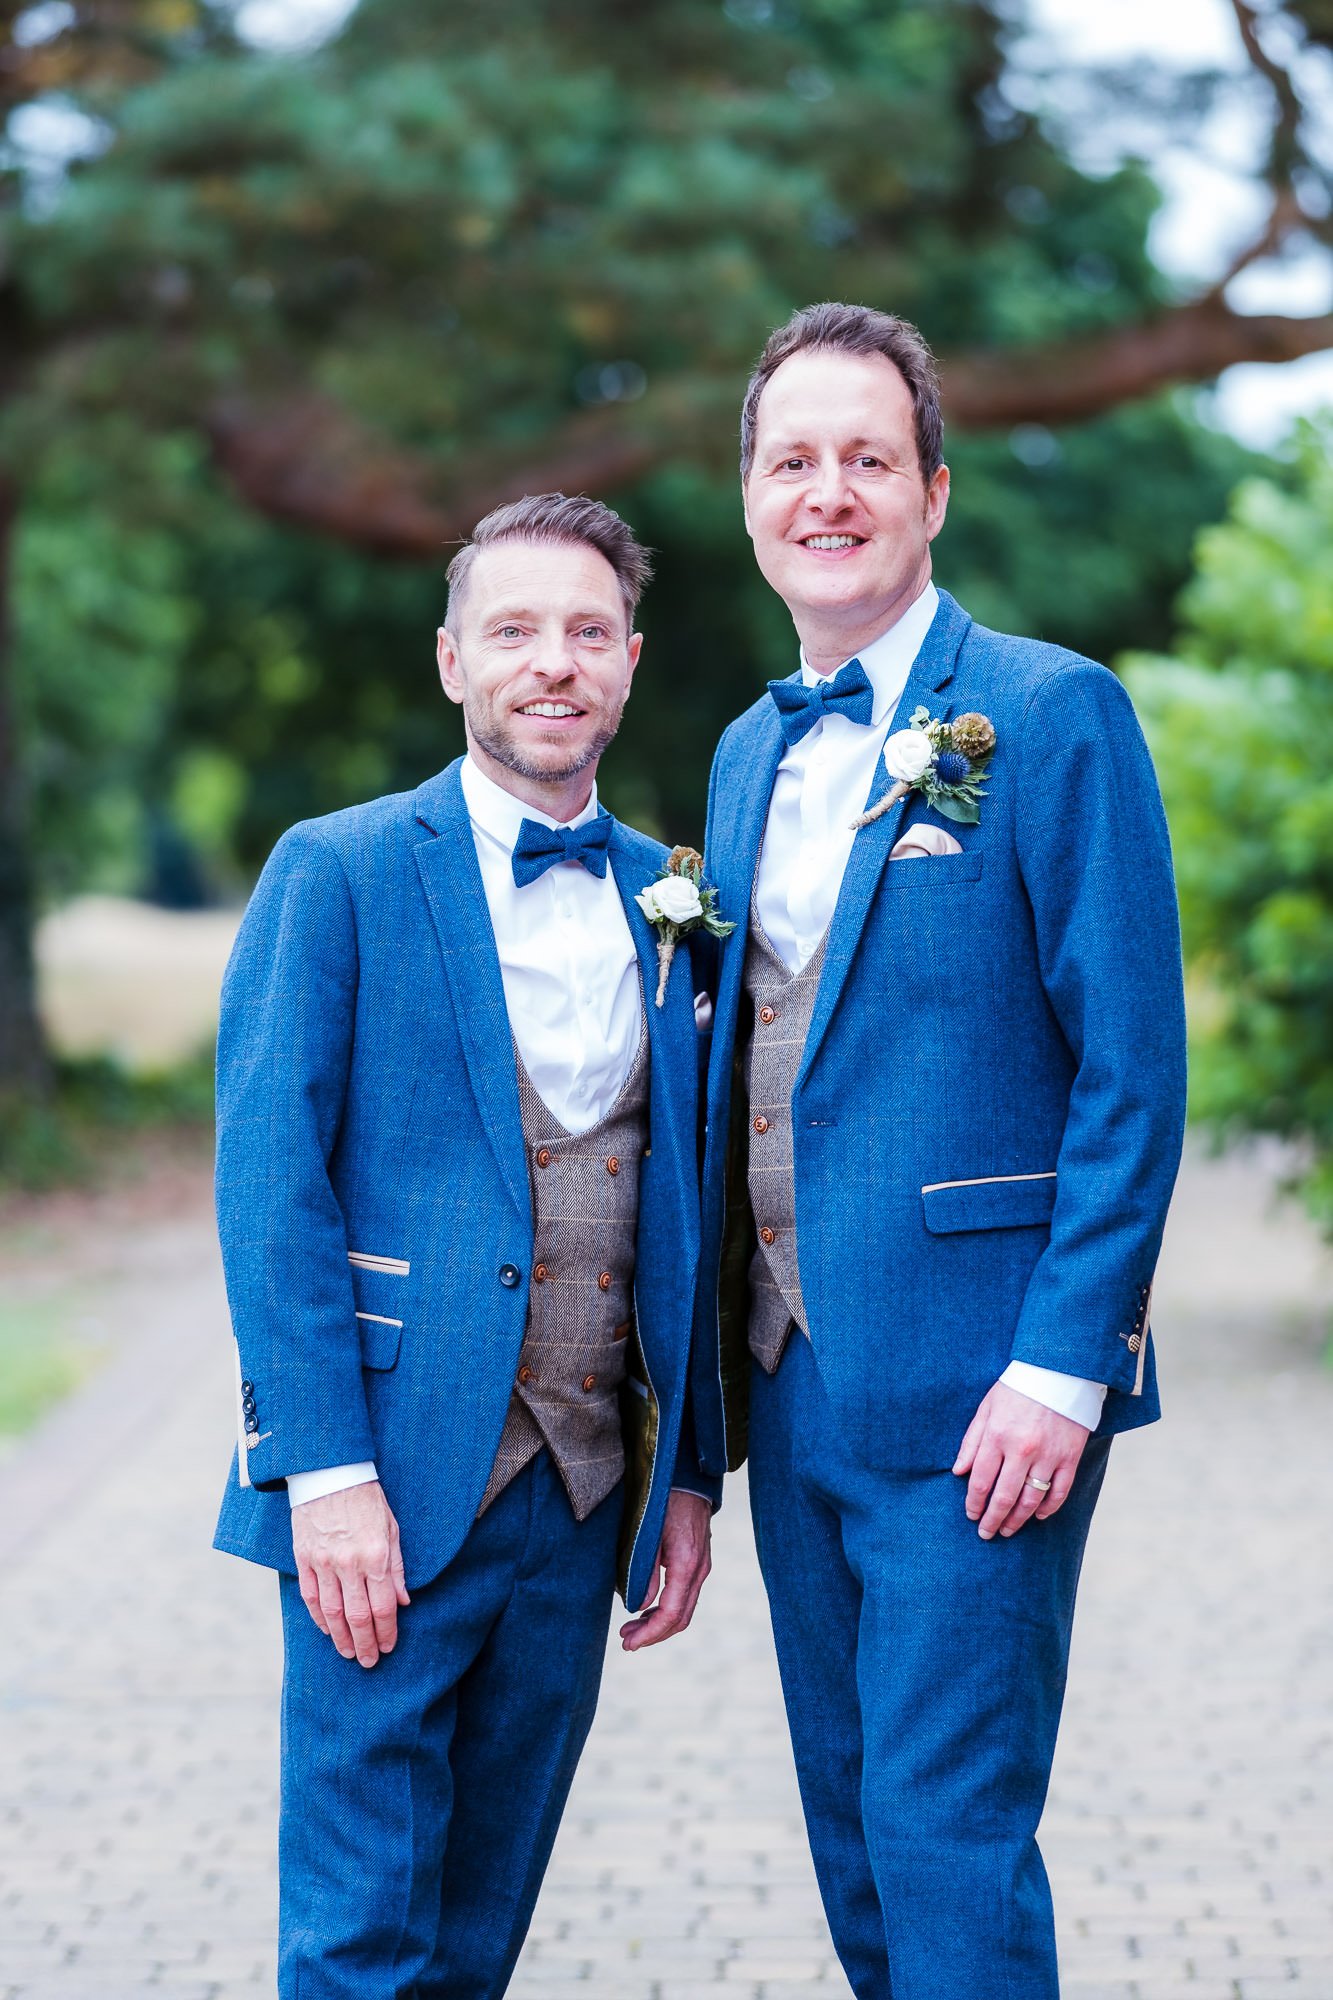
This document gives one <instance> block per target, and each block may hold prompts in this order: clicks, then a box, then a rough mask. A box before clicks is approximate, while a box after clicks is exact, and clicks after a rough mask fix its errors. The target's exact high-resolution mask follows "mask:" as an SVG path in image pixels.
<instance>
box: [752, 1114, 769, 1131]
mask: <svg viewBox="0 0 1333 2000" xmlns="http://www.w3.org/2000/svg"><path fill="white" fill-rule="evenodd" d="M754 1129H755V1131H756V1132H767V1130H768V1120H767V1118H765V1117H763V1116H760V1117H758V1118H756V1119H755V1121H754Z"/></svg>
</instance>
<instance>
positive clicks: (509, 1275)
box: [500, 1264, 518, 1292]
mask: <svg viewBox="0 0 1333 2000" xmlns="http://www.w3.org/2000/svg"><path fill="white" fill-rule="evenodd" d="M500 1283H501V1284H502V1285H506V1286H507V1287H508V1288H509V1290H510V1291H511V1292H512V1291H513V1289H514V1286H515V1285H516V1284H517V1283H518V1265H517V1264H501V1266H500Z"/></svg>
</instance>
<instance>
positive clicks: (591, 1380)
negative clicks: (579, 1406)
mask: <svg viewBox="0 0 1333 2000" xmlns="http://www.w3.org/2000/svg"><path fill="white" fill-rule="evenodd" d="M596 1387H597V1377H596V1376H595V1375H585V1376H584V1378H583V1390H584V1394H585V1395H586V1394H587V1392H588V1390H589V1389H595V1388H596Z"/></svg>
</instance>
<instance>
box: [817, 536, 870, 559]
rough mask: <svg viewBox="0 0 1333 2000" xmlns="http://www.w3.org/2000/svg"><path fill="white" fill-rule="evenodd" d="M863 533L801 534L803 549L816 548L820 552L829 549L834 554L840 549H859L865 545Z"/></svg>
mask: <svg viewBox="0 0 1333 2000" xmlns="http://www.w3.org/2000/svg"><path fill="white" fill-rule="evenodd" d="M865 539H866V538H865V536H864V535H802V537H801V547H802V548H803V549H817V550H818V551H820V553H823V552H824V551H829V552H831V553H834V554H836V553H837V551H838V550H840V549H859V548H862V547H864V545H865Z"/></svg>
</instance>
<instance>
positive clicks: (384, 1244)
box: [217, 494, 717, 2000]
mask: <svg viewBox="0 0 1333 2000" xmlns="http://www.w3.org/2000/svg"><path fill="white" fill-rule="evenodd" d="M647 575H648V563H647V559H646V556H645V554H644V551H643V550H642V549H641V548H640V547H639V546H638V544H637V543H636V541H635V539H634V537H633V535H632V534H631V533H630V531H629V529H628V528H627V527H626V526H625V524H624V523H623V522H622V521H621V520H620V519H619V518H618V517H617V516H616V515H615V514H613V513H611V512H610V510H609V509H607V508H606V507H603V506H602V505H600V504H599V503H598V502H596V501H591V500H586V499H566V498H565V497H564V496H563V495H561V494H546V495H541V496H538V497H536V498H529V499H525V500H521V501H518V502H516V503H514V504H513V505H511V506H508V507H504V508H501V509H499V510H498V511H497V512H495V513H493V514H491V515H489V516H488V517H487V518H486V520H484V521H483V522H482V523H481V524H480V526H479V527H478V528H477V529H476V531H475V533H474V535H473V537H472V540H471V542H470V543H469V544H468V545H467V546H466V547H465V548H463V549H462V550H461V551H460V553H459V554H458V555H457V556H456V557H455V558H454V561H453V563H452V564H451V566H450V569H449V608H448V614H447V618H446V622H445V625H444V627H443V629H442V630H441V632H440V634H439V640H438V646H439V665H440V674H441V678H442V680H443V683H444V689H445V692H446V694H447V695H448V696H449V698H450V699H451V700H452V701H455V702H458V703H461V705H462V708H463V715H464V721H465V724H466V732H467V755H466V757H464V758H462V759H460V760H459V761H458V762H456V763H454V764H451V765H450V766H449V768H448V769H447V770H446V771H444V772H442V773H441V774H440V775H439V776H437V777H434V778H431V779H429V780H427V782H426V783H425V784H424V785H422V786H421V787H420V789H419V790H418V791H416V792H407V793H401V794H399V795H397V796H395V797H390V798H382V799H376V800H374V801H372V802H371V803H370V804H368V805H363V806H356V807H353V808H352V809H351V810H349V811H346V812H339V813H334V814H332V815H330V816H329V817H328V818H326V819H320V820H311V821H306V822H304V823H303V824H301V825H299V826H296V827H293V828H292V829H291V831H290V832H289V833H287V834H285V835H284V837H283V838H282V840H281V841H280V842H279V843H278V846H277V847H276V848H275V850H274V852H273V855H272V857H271V858H270V860H269V862H268V865H267V867H266V868H265V870H264V873H263V876H262V878H261V880H260V883H259V886H258V888H257V889H256V891H255V894H254V898H253V900H252V902H251V904H250V907H249V909H248V911H247V913H246V917H245V921H244V923H243V925H242V927H241V932H240V936H239V938H238V940H237V944H236V949H235V952H234V954H233V957H232V960H231V964H230V966H229V968H228V972H227V977H226V983H225V987H224V991H223V1008H222V1026H221V1035H220V1041H219V1057H218V1214H219V1222H220V1232H221V1237H222V1246H223V1255H224V1262H225V1266H226V1274H227V1289H228V1295H229V1298H230V1303H231V1309H232V1316H233V1323H234V1327H235V1333H236V1343H237V1354H238V1377H237V1380H238V1392H239V1444H238V1450H237V1457H236V1460H235V1463H234V1465H233V1468H232V1475H231V1480H230V1483H229V1485H228V1488H227V1493H226V1497H225V1500H224V1503H223V1508H222V1515H221V1520H220V1523H219V1527H218V1533H217V1544H218V1546H219V1547H220V1548H223V1549H227V1550H230V1551H232V1552H234V1553H235V1554H237V1555H242V1556H248V1557H249V1558H251V1559H252V1560H253V1561H256V1562H260V1563H266V1564H268V1565H270V1566H271V1567H272V1568H274V1569H276V1570H278V1571H279V1573H280V1586H281V1600H282V1622H283V1635H284V1642H285V1660H286V1666H285V1677H284V1683H283V1755H282V1817H281V1832H280V1877H281V1917H280V1948H279V1991H280V1994H281V1995H282V1996H283V2000H390V1996H398V1995H411V1996H413V2000H491V1996H495V1995H499V1994H501V1993H503V1992H504V1990H505V1988H506V1986H507V1984H508V1981H509V1976H510V1973H511V1971H512V1969H513V1965H514V1961H515V1959H516V1957H517V1955H518V1951H519V1947H520V1945H521V1944H522V1941H523V1937H524V1934H525V1932H526V1929H527V1926H528V1922H529V1919H530V1917H531V1913H532V1908H533V1904H534V1902H535V1900H536V1896H537V1891H538V1887H539V1885H540V1882H541V1878H542V1874H543V1871H544V1869H545V1866H546V1862H547V1859H548V1856H549V1854H550V1849H551V1844H552V1841H553V1839H554V1837H555V1832H556V1827H557V1825H558V1823H559V1819H560V1814H561V1811H562V1809H563V1806H564V1802H565V1797H566V1794H567V1792H568V1789H569V1785H570V1781H571V1779H572V1777H573V1774H574V1767H575V1764H576V1763H577V1761H578V1757H579V1753H580V1750H581V1749H582V1746H583V1742H584V1739H585V1737H586V1735H587V1732H588V1728H589V1725H590V1723H591V1720H592V1714H593V1708H594V1705H595V1703H596V1698H597V1689H598V1683H599V1679H600V1675H601V1663H602V1657H603V1650H604V1647H605V1642H606V1630H607V1620H608V1615H609V1611H610V1605H611V1596H612V1589H613V1585H614V1582H615V1578H616V1572H617V1547H618V1545H619V1568H620V1577H621V1585H622V1589H623V1590H624V1593H625V1599H626V1603H627V1605H628V1606H629V1607H630V1608H631V1609H632V1610H633V1609H639V1608H641V1607H643V1606H644V1605H645V1604H648V1605H649V1608H648V1609H647V1610H646V1611H643V1613H642V1616H641V1617H640V1618H639V1619H638V1620H637V1621H634V1622H633V1623H631V1624H630V1625H628V1626H626V1627H625V1628H624V1637H625V1644H626V1646H627V1647H628V1648H629V1649H630V1650H633V1649H635V1648H636V1647H638V1646H641V1645H649V1644H652V1643H654V1642H656V1641H658V1640H660V1639H664V1638H666V1637H668V1636H669V1635H670V1634H672V1633H674V1632H678V1631H680V1630H681V1629H682V1628H683V1627H684V1626H686V1625H687V1624H688V1623H689V1620H690V1616H691V1614H692V1612H693V1609H694V1603H695V1600H696V1598H697V1595H698V1592H699V1589H700V1587H701V1585H702V1583H703V1580H704V1577H705V1575H706V1574H707V1570H708V1539H709V1527H708V1523H709V1516H710V1510H711V1503H712V1501H713V1500H714V1499H715V1498H716V1493H717V1483H716V1482H715V1481H711V1480H710V1479H708V1478H706V1477H704V1476H702V1475H701V1473H700V1471H699V1466H698V1461H697V1458H696V1456H695V1452H694V1447H693V1443H692V1437H691V1433H690V1430H689V1427H688V1423H685V1424H683V1412H684V1410H685V1406H686V1401H687V1398H686V1394H685V1385H686V1367H687V1356H688V1348H689V1333H690V1315H691V1311H692V1306H693V1299H694V1282H695V1272H696V1265H697V1257H698V1237H699V1222H698V1151H697V1145H698V1141H697V1134H698V1111H697V1081H696V1078H697V1066H698V1065H697V1055H696V1027H695V1015H694V1007H693V993H694V990H695V984H694V980H693V979H692V975H691V952H690V950H688V949H682V950H679V951H678V952H677V953H676V955H675V959H674V962H673V964H672V967H671V972H670V976H669V978H668V979H667V980H666V982H665V990H664V992H663V994H662V1003H661V1005H660V1006H659V1005H657V1004H655V995H656V992H657V989H658V983H659V967H658V957H657V946H658V942H659V937H658V932H657V930H655V929H654V927H653V925H652V924H651V923H650V922H649V920H648V918H647V917H646V916H645V914H644V912H643V910H642V909H641V908H640V907H639V904H638V902H637V901H636V898H637V897H638V896H639V895H640V894H641V892H643V891H644V889H645V888H646V887H647V886H648V885H649V884H650V883H652V882H653V881H654V880H655V879H656V878H657V877H658V876H659V875H660V874H661V873H662V859H663V853H662V850H661V849H660V848H659V847H658V846H657V844H656V843H655V842H653V841H650V840H648V839H645V838H644V837H643V836H642V835H641V834H638V833H635V832H632V831H631V830H630V829H629V828H628V827H625V826H622V825H621V824H620V823H619V822H618V821H616V820H615V819H613V818H611V817H610V815H609V814H607V813H606V812H605V811H604V810H603V809H602V808H601V807H600V806H599V805H598V802H597V792H596V785H595V779H596V772H597V763H598V759H599V757H600V756H601V754H602V752H603V751H604V750H605V749H606V747H607V745H608V744H609V743H610V741H611V739H612V737H613V736H614V735H615V732H616V727H617V725H618V723H619V720H620V715H621V710H622V708H623V706H624V702H625V699H626V696H627V695H628V693H629V690H630V681H631V678H632V675H633V673H634V668H635V665H636V663H637V661H638V657H639V649H640V640H639V637H638V636H637V635H635V634H634V633H633V631H632V625H633V616H634V610H635V606H636V603H637V600H638V596H639V593H640V590H641V589H642V586H643V584H644V582H645V580H646V577H647ZM689 901H690V897H689V896H688V895H686V896H685V897H684V902H686V903H688V902H689ZM681 906H682V905H681V898H680V896H679V895H677V898H676V907H681ZM688 942H689V941H688V940H687V943H688ZM645 990H647V992H648V994H649V996H650V998H649V1001H648V1004H646V1005H645V999H644V994H645ZM627 1450H628V1457H629V1461H630V1463H629V1474H630V1477H629V1479H628V1480H627V1479H626V1477H625V1474H626V1460H627ZM669 1488H672V1489H674V1490H671V1491H670V1494H669V1497H668V1489H669ZM663 1570H664V1571H665V1584H664V1586H663V1587H662V1588H661V1592H660V1596H659V1595H657V1593H658V1589H659V1583H660V1579H661V1573H662V1571H663ZM654 1598H656V1602H655V1603H654V1602H652V1600H653V1599H654ZM365 1669H373V1671H369V1672H367V1671H365ZM627 1754H628V1752H627Z"/></svg>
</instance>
